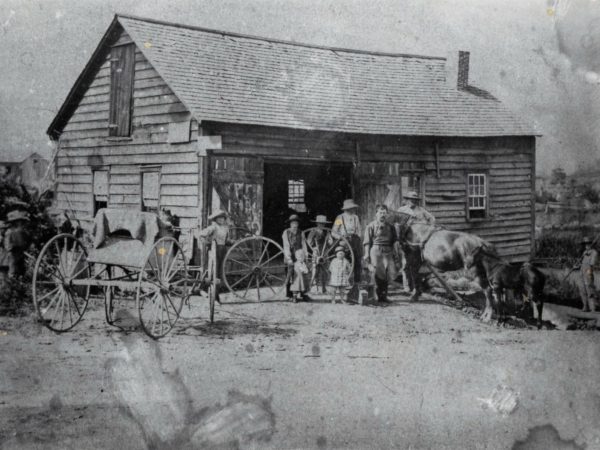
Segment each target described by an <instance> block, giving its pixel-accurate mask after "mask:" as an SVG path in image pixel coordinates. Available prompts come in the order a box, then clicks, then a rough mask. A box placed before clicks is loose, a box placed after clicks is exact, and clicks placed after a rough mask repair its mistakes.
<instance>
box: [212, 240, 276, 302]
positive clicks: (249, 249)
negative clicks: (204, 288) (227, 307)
mask: <svg viewBox="0 0 600 450" xmlns="http://www.w3.org/2000/svg"><path fill="white" fill-rule="evenodd" d="M285 269H286V265H285V264H284V263H283V249H282V248H281V246H280V245H279V244H278V243H277V242H275V241H273V240H271V239H268V238H266V237H262V236H249V237H246V238H244V239H241V240H239V241H237V242H236V243H235V244H233V245H232V246H231V248H229V250H228V251H227V254H226V255H225V258H223V280H221V281H222V282H224V283H225V286H227V289H229V291H230V292H231V293H232V294H233V295H234V296H235V297H236V298H238V299H239V300H243V301H262V300H270V299H273V298H276V297H277V296H278V295H279V294H280V293H281V291H282V290H283V288H284V286H285V280H286V274H285Z"/></svg>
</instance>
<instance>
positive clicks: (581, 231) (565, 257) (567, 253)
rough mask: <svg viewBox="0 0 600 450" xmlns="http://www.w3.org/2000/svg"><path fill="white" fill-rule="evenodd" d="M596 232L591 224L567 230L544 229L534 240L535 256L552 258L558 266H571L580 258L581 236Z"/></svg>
mask: <svg viewBox="0 0 600 450" xmlns="http://www.w3.org/2000/svg"><path fill="white" fill-rule="evenodd" d="M597 232H598V231H597V230H595V229H594V228H593V227H591V226H580V227H577V228H574V229H568V230H557V229H545V230H543V231H542V233H541V235H540V236H538V237H537V239H536V241H535V257H536V258H539V259H553V260H555V262H556V263H557V264H558V265H560V266H563V267H572V266H573V265H575V264H576V263H577V262H578V261H579V260H580V258H581V254H582V252H583V248H582V246H581V240H582V238H583V237H584V236H594V234H595V233H597Z"/></svg>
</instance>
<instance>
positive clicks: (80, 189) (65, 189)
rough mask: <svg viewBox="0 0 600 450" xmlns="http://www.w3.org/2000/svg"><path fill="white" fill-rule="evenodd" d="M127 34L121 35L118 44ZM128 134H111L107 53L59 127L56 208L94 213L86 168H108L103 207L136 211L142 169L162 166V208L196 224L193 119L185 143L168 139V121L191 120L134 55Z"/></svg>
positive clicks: (83, 216) (89, 173)
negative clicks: (112, 135)
mask: <svg viewBox="0 0 600 450" xmlns="http://www.w3.org/2000/svg"><path fill="white" fill-rule="evenodd" d="M128 40H130V39H129V37H128V36H127V35H126V34H125V33H122V35H121V37H120V38H119V42H127V41H128ZM135 59H136V63H135V75H134V92H133V118H132V134H131V137H130V138H109V137H108V123H109V101H110V100H109V97H110V62H109V60H110V55H107V56H106V60H105V61H104V63H103V64H102V66H101V68H100V69H99V71H98V73H97V75H96V76H95V78H94V79H93V81H92V82H91V84H90V85H89V88H88V89H87V91H86V93H85V95H84V97H83V99H82V100H81V101H80V103H79V106H78V107H77V109H76V110H75V113H74V114H73V116H72V117H71V119H70V120H69V122H68V124H67V125H66V127H65V128H64V132H63V134H62V135H61V138H60V143H59V145H60V152H59V155H58V161H57V163H58V173H57V181H58V193H57V201H58V205H57V206H58V207H59V208H62V209H66V210H73V211H75V213H76V215H77V217H78V218H80V219H90V218H91V216H92V169H93V168H102V167H104V168H108V169H109V171H110V172H109V173H110V175H109V187H110V188H109V189H110V190H109V207H115V208H135V209H139V208H140V169H141V168H142V167H144V166H148V165H156V166H159V167H160V170H161V187H160V206H161V208H162V207H164V208H167V209H171V210H172V212H173V213H175V214H177V215H179V216H180V217H181V219H182V221H181V226H182V227H193V226H196V225H197V218H198V181H199V177H198V173H199V172H198V148H197V142H195V141H196V139H197V133H198V123H197V122H196V121H195V120H192V121H191V122H192V123H191V129H192V131H191V142H190V143H182V144H170V143H169V142H168V130H169V123H171V122H181V121H189V120H190V114H189V112H188V111H187V109H186V107H185V106H184V105H183V104H182V103H181V102H180V101H179V100H178V99H177V97H175V95H174V94H173V92H172V91H171V89H170V88H169V87H168V86H167V85H166V84H165V82H164V81H163V79H162V78H161V77H160V75H159V74H158V73H157V72H156V70H155V69H154V68H153V67H152V66H151V65H150V63H149V62H148V61H147V60H146V59H145V58H144V56H143V55H142V53H141V52H140V50H139V49H137V48H136V52H135Z"/></svg>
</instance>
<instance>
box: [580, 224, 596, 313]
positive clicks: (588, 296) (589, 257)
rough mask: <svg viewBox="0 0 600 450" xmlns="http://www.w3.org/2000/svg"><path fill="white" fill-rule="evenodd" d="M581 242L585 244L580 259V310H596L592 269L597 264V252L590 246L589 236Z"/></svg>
mask: <svg viewBox="0 0 600 450" xmlns="http://www.w3.org/2000/svg"><path fill="white" fill-rule="evenodd" d="M581 243H582V244H583V245H585V250H584V251H583V256H582V259H581V276H582V278H583V285H582V288H581V301H582V302H583V308H582V311H596V302H597V300H598V293H597V292H596V285H595V284H594V270H596V266H597V265H598V252H597V251H596V249H595V248H594V247H593V246H592V240H591V239H590V238H589V237H587V236H586V237H584V238H583V240H582V242H581Z"/></svg>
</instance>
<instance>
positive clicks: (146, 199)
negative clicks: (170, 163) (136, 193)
mask: <svg viewBox="0 0 600 450" xmlns="http://www.w3.org/2000/svg"><path fill="white" fill-rule="evenodd" d="M159 199H160V171H159V170H158V169H151V170H143V171H142V211H147V212H153V213H155V214H158V208H159V203H160V202H159Z"/></svg>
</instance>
